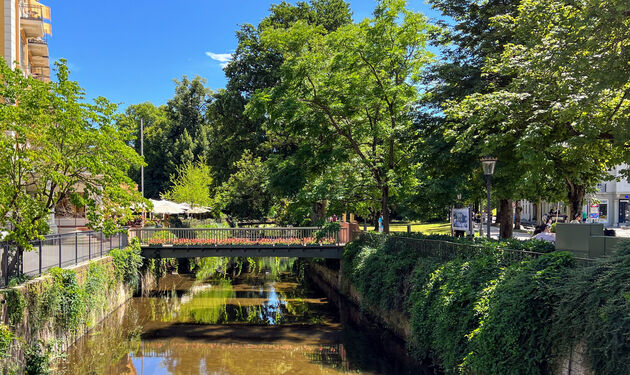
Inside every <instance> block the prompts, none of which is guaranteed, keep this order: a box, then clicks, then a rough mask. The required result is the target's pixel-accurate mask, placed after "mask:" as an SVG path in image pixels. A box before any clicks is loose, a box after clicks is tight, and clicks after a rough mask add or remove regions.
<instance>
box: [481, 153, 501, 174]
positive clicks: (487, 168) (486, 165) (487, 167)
mask: <svg viewBox="0 0 630 375" xmlns="http://www.w3.org/2000/svg"><path fill="white" fill-rule="evenodd" d="M479 160H480V161H481V167H482V168H483V174H485V175H486V176H492V175H493V174H494V166H495V164H496V163H497V158H495V157H492V156H484V157H483V158H481V159H479Z"/></svg>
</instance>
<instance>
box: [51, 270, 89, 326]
mask: <svg viewBox="0 0 630 375" xmlns="http://www.w3.org/2000/svg"><path fill="white" fill-rule="evenodd" d="M50 275H51V277H52V278H53V284H52V286H51V294H54V308H53V309H51V312H52V313H53V314H54V318H55V325H56V326H57V327H59V328H61V329H64V330H71V331H75V330H77V329H78V328H79V325H80V324H81V323H83V319H84V314H85V311H86V310H85V307H86V306H85V304H84V290H83V289H82V288H81V287H80V286H79V282H78V281H77V274H76V272H75V271H73V270H66V269H61V268H56V267H55V268H52V269H51V270H50Z"/></svg>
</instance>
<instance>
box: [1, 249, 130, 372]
mask: <svg viewBox="0 0 630 375" xmlns="http://www.w3.org/2000/svg"><path fill="white" fill-rule="evenodd" d="M110 255H111V257H112V259H113V261H112V263H113V267H107V266H105V265H104V264H102V263H97V262H92V263H90V264H89V265H88V268H87V271H86V272H85V273H84V274H83V276H82V278H81V280H79V278H78V275H77V273H76V271H74V270H70V269H60V268H52V269H51V270H50V271H49V275H48V277H46V278H44V279H43V280H41V281H38V282H36V283H27V284H25V285H23V286H20V287H17V286H14V287H11V288H9V289H6V290H4V291H0V294H2V298H3V300H4V302H5V304H6V306H7V323H8V324H7V325H4V324H0V359H1V360H0V374H9V373H22V372H24V373H25V374H29V375H32V374H47V373H49V372H50V367H51V361H52V360H53V359H54V358H56V355H57V354H59V348H60V347H61V344H62V343H61V342H59V341H57V340H50V341H47V342H45V341H43V340H42V339H40V338H42V337H45V335H42V334H43V332H64V333H67V334H70V335H72V334H74V333H76V332H77V331H78V330H79V329H82V327H90V326H92V325H94V324H95V323H96V319H95V318H96V317H98V316H99V315H100V314H101V313H102V312H103V311H105V310H106V309H107V308H108V307H109V306H108V304H109V299H110V291H111V290H112V289H113V287H114V286H115V285H117V284H119V283H124V285H125V286H126V287H128V288H130V289H135V288H136V287H137V285H138V280H139V275H140V268H141V266H142V257H141V256H140V247H139V245H138V243H137V241H135V242H133V243H132V244H131V245H130V246H129V247H127V248H125V249H122V250H112V251H111V253H110ZM27 316H28V318H29V320H28V323H29V324H28V326H23V321H24V318H25V317H27ZM22 335H23V336H24V337H21V336H22ZM18 353H22V354H23V355H17V354H18Z"/></svg>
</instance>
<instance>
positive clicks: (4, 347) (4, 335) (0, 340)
mask: <svg viewBox="0 0 630 375" xmlns="http://www.w3.org/2000/svg"><path fill="white" fill-rule="evenodd" d="M14 339H15V335H14V334H13V332H11V329H10V328H9V327H8V326H6V325H4V324H0V359H4V358H6V357H7V355H8V354H9V349H10V348H11V344H13V340H14ZM0 369H1V368H0Z"/></svg>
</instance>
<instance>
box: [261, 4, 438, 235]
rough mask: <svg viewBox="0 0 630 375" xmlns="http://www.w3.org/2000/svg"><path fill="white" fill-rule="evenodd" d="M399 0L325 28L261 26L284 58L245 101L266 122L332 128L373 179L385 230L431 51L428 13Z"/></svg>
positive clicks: (404, 169) (295, 129)
mask: <svg viewBox="0 0 630 375" xmlns="http://www.w3.org/2000/svg"><path fill="white" fill-rule="evenodd" d="M405 5H406V2H404V1H381V2H379V4H378V6H377V8H376V10H375V11H374V18H373V19H366V20H364V21H362V22H361V23H359V24H352V25H346V26H342V27H340V28H339V29H337V30H335V31H333V32H331V33H326V30H325V29H324V28H323V27H321V26H313V25H309V24H308V23H306V22H303V21H298V22H297V23H295V24H294V25H293V26H292V27H290V28H288V29H269V30H266V31H265V32H264V33H263V40H264V41H265V42H266V43H268V44H269V45H270V46H272V47H273V48H276V49H277V50H280V51H282V54H283V57H284V62H283V65H282V69H281V75H282V79H281V81H280V83H278V84H277V85H276V86H275V87H274V88H272V89H270V90H265V91H264V92H262V93H259V94H257V95H256V101H255V102H253V103H250V109H251V110H252V112H251V113H253V114H256V113H257V111H260V110H263V111H266V113H267V115H268V116H269V126H270V127H272V128H278V127H283V128H285V129H286V128H290V129H291V130H292V131H293V133H295V134H300V133H304V132H306V133H307V134H308V133H309V132H313V133H315V134H318V133H325V132H328V133H332V134H335V138H334V139H335V141H336V142H339V143H340V144H342V145H343V146H344V147H347V148H348V149H349V150H351V152H352V155H354V156H356V157H357V158H358V159H359V160H360V161H361V164H360V165H358V166H357V168H365V170H367V171H369V173H370V175H371V176H372V178H373V179H374V181H375V183H376V185H377V186H378V188H379V191H380V200H381V210H382V215H383V219H384V220H383V221H384V227H385V230H386V231H389V213H390V208H391V207H390V195H391V194H392V188H394V187H395V186H396V183H397V181H395V180H396V178H395V176H397V175H398V176H401V175H406V174H407V173H408V172H407V171H408V169H409V167H410V165H409V160H408V154H409V149H408V143H406V142H405V141H406V138H407V137H409V129H410V126H411V119H410V116H409V111H410V108H411V104H412V103H414V102H415V101H416V100H417V98H418V90H417V87H416V86H415V83H416V82H417V78H418V75H419V73H420V71H421V69H422V68H423V66H424V65H425V64H426V63H427V62H428V61H429V56H430V55H429V53H428V52H427V50H426V45H425V44H426V39H427V36H426V35H427V34H426V31H427V28H428V24H427V21H426V18H425V17H424V16H422V15H421V14H419V13H415V12H411V11H408V10H407V9H406V8H405ZM258 113H260V112H258Z"/></svg>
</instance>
